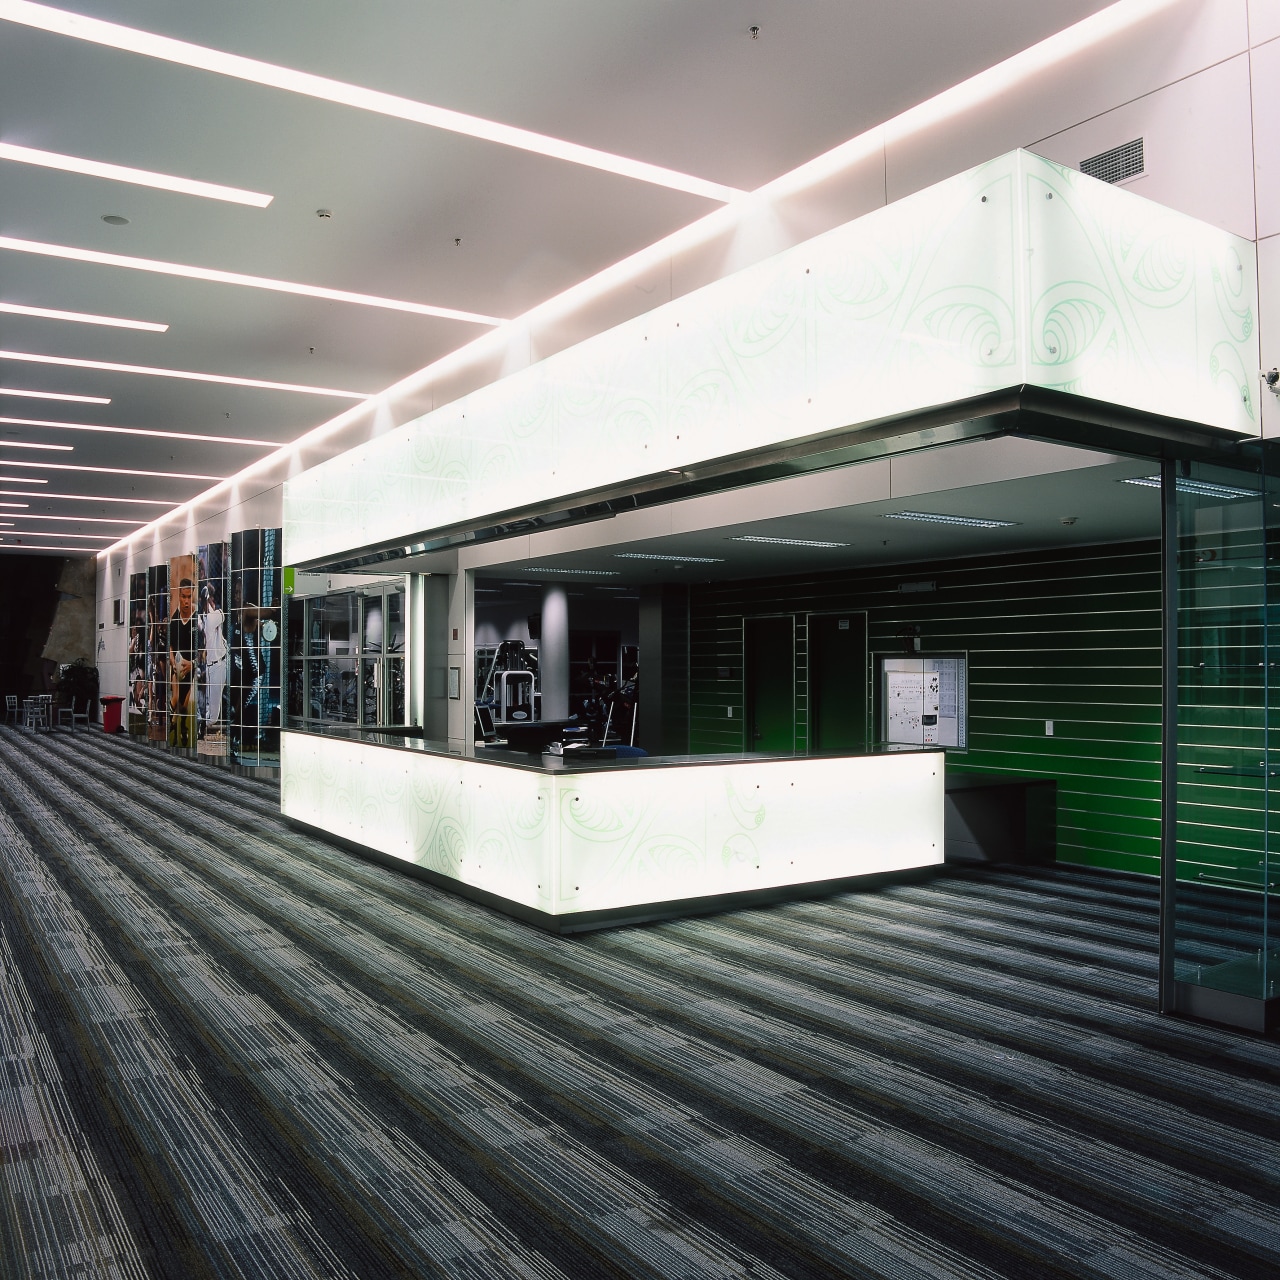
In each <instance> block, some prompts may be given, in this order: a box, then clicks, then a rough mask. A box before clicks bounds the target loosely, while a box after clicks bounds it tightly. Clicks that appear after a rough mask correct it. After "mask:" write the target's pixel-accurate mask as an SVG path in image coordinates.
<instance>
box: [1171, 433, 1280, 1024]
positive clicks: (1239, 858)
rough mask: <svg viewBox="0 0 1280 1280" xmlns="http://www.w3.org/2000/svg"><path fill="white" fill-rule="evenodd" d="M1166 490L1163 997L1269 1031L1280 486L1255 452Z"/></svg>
mask: <svg viewBox="0 0 1280 1280" xmlns="http://www.w3.org/2000/svg"><path fill="white" fill-rule="evenodd" d="M1170 484H1171V485H1172V492H1170V491H1169V486H1170ZM1165 486H1166V488H1165V496H1164V501H1165V510H1166V537H1167V538H1168V536H1169V534H1172V535H1173V536H1172V540H1171V541H1167V542H1166V548H1165V555H1166V573H1167V574H1172V576H1173V577H1174V585H1173V589H1174V591H1175V592H1176V611H1177V612H1176V637H1175V636H1174V635H1173V634H1172V632H1171V631H1170V630H1168V629H1167V630H1166V645H1167V646H1168V647H1169V648H1171V649H1173V650H1174V652H1175V654H1176V690H1177V704H1176V781H1175V786H1174V790H1175V805H1174V807H1173V809H1172V811H1171V810H1170V808H1169V806H1168V803H1167V801H1168V798H1167V797H1166V819H1165V820H1166V822H1170V821H1173V822H1174V823H1175V825H1174V827H1173V829H1172V831H1171V832H1170V835H1172V836H1173V837H1174V840H1173V842H1172V843H1173V844H1174V846H1175V847H1174V849H1173V850H1172V852H1173V859H1174V863H1173V865H1172V866H1169V865H1168V859H1169V855H1170V852H1171V850H1170V847H1169V842H1167V843H1166V851H1165V857H1166V867H1165V876H1164V894H1165V900H1164V914H1163V925H1164V930H1163V935H1162V954H1161V964H1162V997H1163V1004H1164V1007H1166V1008H1172V1009H1176V1011H1177V1012H1180V1013H1186V1014H1190V1015H1191V1016H1193V1017H1203V1018H1207V1019H1210V1020H1212V1021H1215V1022H1225V1023H1229V1024H1231V1025H1234V1026H1240V1027H1245V1028H1248V1029H1252V1030H1257V1031H1265V1030H1267V1029H1269V1028H1270V1027H1272V1026H1274V1025H1276V1013H1277V1006H1278V1005H1280V999H1278V997H1280V984H1278V981H1277V980H1278V979H1280V949H1278V948H1277V940H1276V935H1275V930H1276V908H1277V904H1278V901H1280V900H1278V899H1277V889H1278V884H1277V881H1278V874H1280V859H1278V858H1277V847H1276V830H1277V821H1276V799H1277V795H1280V787H1278V786H1277V772H1278V770H1280V750H1276V747H1277V746H1278V745H1280V743H1278V742H1277V739H1276V732H1277V727H1278V725H1280V719H1278V717H1277V715H1276V712H1277V710H1278V709H1280V708H1278V707H1277V701H1276V700H1277V687H1278V685H1280V682H1278V681H1277V674H1278V673H1280V668H1277V661H1280V650H1278V646H1277V638H1278V637H1277V627H1276V625H1275V624H1276V623H1277V622H1280V613H1277V605H1278V604H1280V574H1278V573H1277V562H1276V555H1277V553H1278V552H1280V537H1277V532H1278V530H1280V487H1278V486H1277V484H1276V481H1275V480H1274V479H1273V478H1272V477H1269V476H1267V475H1266V474H1265V472H1264V471H1263V469H1262V465H1261V457H1259V462H1258V469H1257V470H1256V471H1247V470H1235V469H1227V468H1223V467H1215V466H1209V465H1206V464H1202V463H1187V462H1180V463H1173V464H1166V479H1165ZM1170 526H1172V527H1170ZM1166 607H1168V606H1166ZM1166 626H1167V628H1169V627H1171V626H1172V622H1171V621H1169V620H1167V623H1166ZM1169 710H1171V708H1168V706H1167V708H1166V714H1168V713H1169ZM1273 752H1274V754H1273ZM1167 776H1168V775H1167V774H1166V777H1167Z"/></svg>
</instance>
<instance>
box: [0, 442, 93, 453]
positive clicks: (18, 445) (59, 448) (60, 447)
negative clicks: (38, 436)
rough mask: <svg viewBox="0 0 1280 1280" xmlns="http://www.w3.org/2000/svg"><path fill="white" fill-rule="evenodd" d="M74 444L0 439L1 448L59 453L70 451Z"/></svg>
mask: <svg viewBox="0 0 1280 1280" xmlns="http://www.w3.org/2000/svg"><path fill="white" fill-rule="evenodd" d="M74 448H75V445H73V444H28V443H27V441H25V440H0V449H46V450H54V451H56V452H58V453H70V452H71V451H72V450H73V449H74Z"/></svg>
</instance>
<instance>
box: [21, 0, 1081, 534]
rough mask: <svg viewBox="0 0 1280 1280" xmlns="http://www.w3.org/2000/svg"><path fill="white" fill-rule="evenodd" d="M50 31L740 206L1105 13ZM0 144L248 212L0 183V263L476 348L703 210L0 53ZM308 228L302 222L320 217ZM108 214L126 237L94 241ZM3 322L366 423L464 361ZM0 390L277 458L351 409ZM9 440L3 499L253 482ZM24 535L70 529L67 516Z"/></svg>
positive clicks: (337, 19)
mask: <svg viewBox="0 0 1280 1280" xmlns="http://www.w3.org/2000/svg"><path fill="white" fill-rule="evenodd" d="M71 7H72V8H74V9H75V10H76V11H78V12H81V13H84V14H87V15H90V16H93V17H98V18H102V19H106V20H109V21H115V22H120V23H125V24H128V25H132V26H135V27H138V28H141V29H144V30H149V31H153V32H158V33H162V34H167V35H170V36H173V37H177V38H179V39H184V40H189V41H194V42H197V43H201V44H205V45H208V46H210V47H213V48H217V49H221V50H226V51H229V52H234V53H239V54H242V55H247V56H250V57H254V58H259V59H265V60H267V61H271V62H275V63H278V64H280V65H283V66H286V67H290V68H295V69H299V70H304V71H309V72H312V73H316V74H321V75H327V76H330V77H334V78H337V79H341V80H344V81H347V82H349V83H352V84H357V85H361V86H366V87H370V88H375V89H380V90H383V91H386V92H390V93H396V94H400V95H404V96H406V97H409V98H412V99H415V100H418V101H422V102H427V103H432V104H436V105H439V106H443V107H448V108H452V109H455V110H459V111H464V112H471V113H474V114H476V115H478V116H482V117H485V118H487V119H490V120H495V121H498V122H502V123H506V124H511V125H516V126H520V127H523V128H526V129H532V130H537V131H541V132H543V133H546V134H550V135H552V136H555V137H561V138H565V139H568V140H571V141H574V142H578V143H583V144H587V145H590V146H595V147H598V148H603V149H606V150H610V151H614V152H617V153H618V154H620V155H623V156H627V157H633V158H638V159H643V160H648V161H651V162H656V163H658V164H662V165H666V166H670V167H673V168H676V169H679V170H682V171H685V172H688V173H690V174H693V175H695V176H698V177H701V178H708V179H712V180H716V181H719V182H723V183H728V184H731V185H734V186H738V187H743V188H751V187H754V186H757V185H759V184H760V183H762V182H764V181H766V180H768V179H770V178H773V177H775V176H777V175H778V174H780V173H782V172H785V171H787V170H789V169H792V168H794V167H795V166H796V165H798V164H800V163H802V162H803V161H805V160H807V159H809V158H810V157H812V156H813V155H815V154H818V153H820V152H822V151H824V150H826V149H828V148H830V147H831V146H833V145H836V144H837V143H839V142H841V141H843V140H844V139H846V138H849V137H851V136H853V135H856V134H857V133H859V132H861V131H862V130H863V129H865V128H867V127H868V126H870V125H873V124H876V123H877V122H879V121H881V120H884V119H885V118H887V117H888V116H891V115H893V114H894V113H896V112H897V111H899V110H901V109H903V108H905V107H907V106H909V105H911V104H912V103H914V102H917V101H919V100H921V99H923V98H926V97H928V96H930V95H931V94H933V93H935V92H937V91H938V90H940V89H942V88H945V87H946V86H948V85H950V84H952V83H955V82H956V81H958V80H961V79H963V78H965V77H967V76H969V75H971V74H973V73H974V72H976V71H978V70H980V69H982V68H983V67H985V66H988V65H990V64H992V63H994V62H996V61H998V60H1000V59H1001V58H1003V57H1006V56H1008V55H1009V54H1012V53H1014V52H1016V51H1018V50H1019V49H1021V48H1024V47H1026V46H1027V45H1028V44H1031V43H1033V42H1034V41H1036V40H1038V39H1041V38H1043V37H1044V36H1047V35H1049V34H1051V33H1052V32H1053V31H1055V30H1057V29H1060V28H1061V27H1063V26H1065V25H1067V24H1069V23H1071V22H1074V21H1076V20H1078V19H1079V18H1081V17H1084V16H1086V15H1087V14H1088V13H1091V12H1094V11H1096V10H1098V9H1100V8H1102V7H1104V0H1061V2H1060V3H1059V4H1057V5H1055V6H1043V5H1028V4H1026V3H1025V2H1024V0H985V2H984V3H982V4H981V5H977V4H956V3H955V0H899V2H898V3H895V4H893V5H887V4H884V3H883V0H767V2H765V0H759V2H756V3H748V4H745V5H744V4H743V3H742V0H699V3H696V4H689V3H680V2H678V0H652V2H651V3H646V4H630V5H619V4H612V5H606V4H600V3H599V2H598V0H542V2H541V3H539V4H536V5H533V4H520V3H516V2H515V0H468V3H466V4H445V3H439V2H436V3H424V2H423V0H380V3H378V4H377V5H376V6H366V5H353V4H351V3H349V0H272V2H271V3H270V4H263V3H261V0H219V3H218V4H216V5H210V4H198V3H195V0H78V3H76V2H75V0H71ZM752 26H758V27H759V31H758V33H757V34H756V36H755V37H753V35H752V33H751V31H750V28H751V27H752ZM0 141H3V142H6V143H9V144H18V145H24V146H29V147H36V148H42V149H47V150H51V151H56V152H61V153H65V154H71V155H79V156H84V157H87V158H90V159H95V160H99V161H105V162H110V163H114V164H122V165H129V166H133V167H136V168H141V169H149V170H154V171H158V172H161V173H172V174H176V175H179V176H183V177H191V178H197V179H202V180H205V181H211V182H218V183H224V184H230V185H233V186H237V187H243V188H248V189H250V190H255V191H261V192H264V193H268V194H270V195H272V196H273V197H274V199H273V202H272V203H271V205H270V206H269V207H268V208H266V209H255V208H248V207H243V206H240V205H235V204H229V203H226V202H224V201H214V200H206V199H201V198H196V197H192V196H186V195H179V194H176V193H172V192H166V191H156V190H152V189H148V188H145V187H141V186H136V185H132V184H126V183H123V182H120V181H115V180H107V179H102V178H94V177H85V176H82V175H77V174H68V173H62V172H56V171H52V170H48V169H42V168H36V167H33V166H29V165H25V164H18V163H14V162H6V161H0V235H2V236H9V237H16V238H20V239H28V240H35V241H41V242H49V243H54V244H60V245H68V246H73V247H75V248H79V249H89V250H93V251H97V252H104V253H113V254H124V255H131V256H137V257H143V258H151V259H158V260H162V261H170V262H177V263H187V264H196V265H200V266H206V267H211V268H216V269H221V270H228V271H237V272H244V273H249V274H254V275H261V276H267V277H273V278H277V279H283V280H287V281H297V282H302V283H307V284H314V285H320V286H325V287H329V288H338V289H345V290H354V291H358V292H362V293H371V294H377V295H381V296H385V297H389V298H393V299H403V300H407V301H411V302H418V303H426V304H432V305H438V306H444V307H451V308H458V309H462V310H466V311H470V312H476V313H480V314H482V315H486V316H494V317H508V316H514V315H518V314H520V313H521V312H523V311H525V310H527V309H528V308H529V307H530V306H532V305H534V304H536V303H537V302H539V301H542V300H544V299H545V298H547V297H549V296H552V295H554V294H556V293H558V292H560V291H561V290H563V289H565V288H566V287H568V286H570V285H572V284H574V283H576V282H578V281H580V280H582V279H584V278H587V277H589V276H591V275H592V274H594V273H595V272H597V271H599V270H600V269H601V268H603V267H606V266H608V265H609V264H611V263H613V262H615V261H617V260H619V259H620V258H623V257H625V256H627V255H629V254H631V253H633V252H635V251H637V250H639V249H641V248H643V247H644V246H645V245H647V244H650V243H652V242H653V241H655V240H657V239H659V238H661V237H662V236H664V235H666V234H667V233H669V232H671V231H673V230H675V229H676V228H678V227H680V226H683V225H685V224H686V223H688V222H690V221H692V220H693V219H695V218H697V217H699V216H700V215H701V214H703V213H705V212H707V211H708V210H709V209H711V208H713V207H715V206H714V205H713V204H712V203H711V202H709V201H708V200H706V199H704V198H701V197H696V196H691V195H688V194H686V193H682V192H678V191H672V190H667V189H665V188H663V187H658V186H654V185H651V184H648V183H644V182H639V181H636V180H634V179H631V178H625V177H620V176H618V175H616V174H612V173H603V172H599V171H597V170H594V169H588V168H582V167H579V166H574V165H570V164H567V163H565V162H563V161H559V160H553V159H549V158H547V157H545V156H541V155H534V154H530V153H528V152H525V151H520V150H514V149H512V148H510V147H504V146H501V145H498V144H496V143H493V142H485V141H477V140H475V139H472V138H467V137H463V136H460V135H457V134H453V133H448V132H442V131H440V130H438V129H433V128H428V127H426V126H423V125H420V124H414V123H408V122H406V121H403V120H398V119H393V118H389V117H385V116H381V115H375V114H372V113H369V112H365V111H360V110H356V109H353V108H348V107H343V106H337V105H334V104H332V103H327V102H323V101H319V100H316V99H314V98H309V97H303V96H299V95H296V94H290V93H287V92H284V91H281V90H277V89H272V88H266V87H263V86H259V85H254V84H248V83H244V82H242V81H238V80H233V79H230V78H227V77H224V76H219V75H215V74H212V73H209V72H204V71H197V70H192V69H190V68H187V67H182V66H177V65H173V64H170V63H166V62H162V61H159V60H157V59H153V58H147V57H142V56H139V55H135V54H130V53H125V52H121V51H118V50H113V49H109V48H105V47H101V46H97V45H93V44H89V43H86V42H83V41H79V40H74V39H69V38H66V37H62V36H57V35H50V34H46V33H43V32H40V31H36V30H33V29H28V28H24V27H21V26H18V25H15V24H12V23H5V22H0ZM319 209H325V210H328V211H329V212H330V213H331V216H330V217H328V218H320V217H318V216H317V210H319ZM108 214H110V215H118V216H121V217H124V218H127V219H128V223H127V225H124V226H110V225H108V224H106V223H104V222H103V221H102V218H103V216H104V215H108ZM0 301H8V302H17V303H22V304H25V305H34V306H45V307H54V308H60V309H63V310H73V311H82V312H90V313H96V314H106V315H115V316H124V317H127V318H131V319H145V320H156V321H159V322H162V323H166V324H168V325H169V326H170V327H169V330H168V331H167V332H166V333H163V334H154V333H140V332H135V331H130V330H121V329H112V328H104V327H100V326H90V325H84V324H68V323H61V322H57V321H53V320H44V319H31V318H25V317H21V318H20V317H15V316H13V315H7V314H0V349H3V350H9V351H18V352H26V353H34V354H52V355H59V356H65V357H70V358H76V359H89V360H99V361H111V362H116V363H123V364H132V365H144V366H158V367H164V368H169V369H175V370H187V371H196V372H206V373H219V374H229V375H234V376H239V377H248V378H257V379H265V380H269V381H275V382H285V383H299V384H306V385H311V386H321V387H328V388H336V389H341V390H351V391H356V392H363V393H375V392H377V391H379V390H381V389H382V388H384V387H386V386H388V385H389V384H391V383H393V382H395V381H397V380H399V379H400V378H403V377H404V376H406V375H408V374H409V373H412V372H413V371H415V370H417V369H419V368H421V367H423V366H424V365H426V364H428V363H430V362H432V361H434V360H436V359H438V358H439V357H440V356H442V355H444V354H446V353H447V352H449V351H451V350H453V349H455V348H457V347H459V346H461V345H462V344H464V343H466V342H468V341H470V340H471V339H472V338H473V337H475V336H477V334H479V333H480V332H482V331H483V330H482V329H480V328H478V327H476V326H474V325H470V324H465V323H461V322H459V321H456V320H445V319H439V318H433V317H426V316H420V315H412V314H406V313H403V312H397V311H392V310H384V309H378V308H372V307H365V306H356V305H352V304H348V303H341V302H335V301H327V300H317V299H309V298H300V297H294V296H288V295H285V294H281V293H276V292H266V291H261V290H256V289H245V288H240V287H235V286H231V285H227V284H221V283H209V282H196V281H190V280H184V279H176V278H172V277H168V276H163V275H158V274H154V273H151V272H143V271H135V270H124V269H121V268H119V267H113V266H104V265H98V264H88V263H79V262H67V261H60V260H57V259H54V258H49V257H41V256H33V255H30V254H27V253H21V252H14V251H12V250H5V249H0ZM4 387H11V388H12V387H20V388H29V389H36V390H49V391H63V392H68V393H72V394H81V395H101V396H108V397H110V399H111V402H112V403H111V404H110V405H106V406H86V405H77V404H72V403H59V402H56V401H39V400H19V399H18V398H16V397H12V396H4V395H3V394H0V416H5V417H26V418H39V419H51V420H58V421H63V422H75V423H96V424H105V425H114V426H122V427H133V428H142V429H147V430H153V431H181V432H188V433H193V434H198V435H235V436H248V437H254V438H261V439H265V440H270V441H275V442H280V443H284V442H287V441H290V440H292V439H295V438H296V437H297V436H298V435H300V434H302V433H303V432H305V431H307V430H309V429H310V428H312V427H314V426H317V425H319V424H320V423H322V422H325V421H327V420H328V419H329V418H331V417H333V416H334V415H335V414H336V413H338V412H341V411H342V410H343V409H344V408H346V407H347V406H348V405H349V404H350V403H351V402H350V401H346V400H342V399H339V398H336V397H332V396H327V395H321V396H315V395H305V394H294V393H286V392H280V391H266V390H249V389H245V388H236V387H228V386H223V385H217V384H207V383H200V382H193V381H188V380H184V379H177V378H157V377H149V376H140V375H132V374H128V373H120V372H104V371H91V370H84V369H73V368H65V367H55V366H52V365H41V364H37V363H33V362H26V361H9V360H0V391H2V389H3V388H4ZM3 429H4V430H9V429H10V428H9V427H4V428H3ZM12 429H13V430H14V431H16V432H17V434H14V435H8V436H3V435H0V474H3V473H4V470H5V462H4V460H5V458H6V457H9V458H11V459H16V458H18V455H19V453H20V452H21V453H23V454H26V455H30V453H31V451H17V450H13V449H10V451H9V452H8V453H6V452H5V450H4V448H3V444H4V442H5V441H8V442H9V443H10V444H12V443H13V442H14V441H26V442H39V441H40V440H48V441H52V442H57V443H71V444H72V445H73V446H74V452H73V453H72V454H70V455H63V456H66V457H71V458H74V459H75V462H74V465H85V466H115V467H117V468H122V469H134V470H138V469H142V470H170V471H182V472H192V473H199V474H214V475H219V476H225V475H229V474H232V473H233V472H234V471H235V470H237V469H238V468H239V467H240V466H242V465H244V464H245V463H246V462H247V461H249V460H251V459H252V458H255V457H257V456H260V451H258V450H253V449H247V448H244V447H241V446H223V445H214V444H209V443H205V442H183V441H178V440H168V441H158V440H155V439H152V438H148V437H141V436H124V435H106V434H102V435H96V434H89V433H72V432H66V431H59V430H48V431H46V430H45V429H43V428H40V427H16V428H12ZM25 460H28V461H30V460H31V457H30V456H28V457H27V458H26V459H25ZM27 470H28V471H29V472H30V474H32V475H40V476H47V477H48V478H49V479H50V481H51V483H50V485H49V486H47V487H48V489H49V490H50V492H54V491H55V490H56V491H58V492H68V493H73V494H85V495H101V496H113V495H114V496H129V495H130V494H135V495H136V494H140V493H144V492H145V494H146V496H155V497H163V498H171V499H173V500H174V501H181V500H184V499H186V498H189V497H191V496H193V495H194V493H195V492H198V491H199V489H200V488H202V487H203V482H190V481H174V480H168V481H166V480H157V479H153V478H144V477H128V476H116V477H107V476H104V475H101V474H96V473H93V472H69V471H63V472H53V471H48V472H38V471H36V470H34V469H31V468H28V469H27ZM0 487H5V486H4V483H3V482H0ZM144 487H145V488H144ZM0 500H3V499H2V498H0ZM43 505H44V507H45V509H46V511H49V512H53V513H58V514H63V515H66V516H68V517H69V518H78V517H79V516H81V515H83V510H82V508H83V507H84V506H85V505H86V504H83V503H77V502H75V501H73V500H71V499H50V500H48V501H46V502H44V504H43ZM0 510H3V508H0ZM130 513H131V514H132V509H130ZM139 514H140V515H141V514H142V513H139ZM4 545H7V544H6V543H0V547H3V546H4Z"/></svg>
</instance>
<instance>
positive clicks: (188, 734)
mask: <svg viewBox="0 0 1280 1280" xmlns="http://www.w3.org/2000/svg"><path fill="white" fill-rule="evenodd" d="M199 634H200V632H199V623H198V621H197V618H196V558H195V556H193V555H185V556H173V557H172V558H171V559H170V560H169V616H168V619H167V621H166V624H165V644H166V646H167V647H166V652H165V662H166V668H167V671H168V682H167V687H166V693H167V695H168V708H169V723H168V739H167V740H168V743H169V745H170V746H171V747H182V748H184V749H185V750H188V751H192V750H194V749H195V745H196V663H197V660H198V657H199V653H198V647H199V646H198V639H199Z"/></svg>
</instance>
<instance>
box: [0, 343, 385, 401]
mask: <svg viewBox="0 0 1280 1280" xmlns="http://www.w3.org/2000/svg"><path fill="white" fill-rule="evenodd" d="M0 360H24V361H27V362H28V363H30V364H56V365H64V366H65V367H67V368H69V369H103V370H106V371H107V372H108V373H145V374H147V375H148V376H149V377H153V378H185V379H186V380H187V381H188V382H218V383H222V384H224V385H226V386H229V387H259V388H261V389H263V390H265V391H299V392H301V393H303V394H304V395H312V396H340V397H341V398H342V399H344V400H369V399H371V398H372V397H370V396H369V395H367V394H366V393H365V392H363V391H338V390H335V389H334V388H333V387H308V386H301V385H299V384H298V383H296V382H265V381H263V380H262V379H260V378H233V377H231V376H230V375H229V374H225V373H192V372H190V371H189V370H186V369H153V368H151V367H150V366H149V365H144V364H115V363H113V362H112V361H110V360H73V359H72V358H71V357H70V356H41V355H33V354H32V353H31V352H30V351H0Z"/></svg>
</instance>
